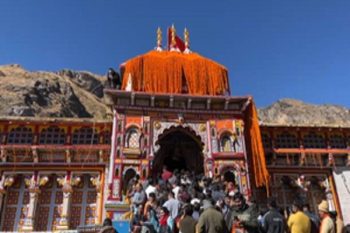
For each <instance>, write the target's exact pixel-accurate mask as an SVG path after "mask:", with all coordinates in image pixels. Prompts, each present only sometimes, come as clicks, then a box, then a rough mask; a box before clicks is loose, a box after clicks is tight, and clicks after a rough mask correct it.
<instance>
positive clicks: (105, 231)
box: [99, 218, 118, 233]
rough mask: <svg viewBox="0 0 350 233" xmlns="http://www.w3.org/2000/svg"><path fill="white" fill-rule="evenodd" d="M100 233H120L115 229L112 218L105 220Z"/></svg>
mask: <svg viewBox="0 0 350 233" xmlns="http://www.w3.org/2000/svg"><path fill="white" fill-rule="evenodd" d="M99 233H118V231H117V230H116V229H114V228H113V225H112V220H111V219H110V218H105V220H104V221H103V227H102V229H101V230H100V231H99Z"/></svg>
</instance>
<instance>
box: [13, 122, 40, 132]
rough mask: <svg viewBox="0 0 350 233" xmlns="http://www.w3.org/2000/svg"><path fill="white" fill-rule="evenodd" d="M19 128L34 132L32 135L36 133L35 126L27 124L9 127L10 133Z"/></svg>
mask: <svg viewBox="0 0 350 233" xmlns="http://www.w3.org/2000/svg"><path fill="white" fill-rule="evenodd" d="M18 127H26V128H29V129H31V130H32V133H35V125H27V124H15V125H9V126H8V132H9V133H10V132H11V130H13V129H16V128H18Z"/></svg>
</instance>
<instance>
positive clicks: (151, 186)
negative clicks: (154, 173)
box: [145, 179, 157, 198]
mask: <svg viewBox="0 0 350 233" xmlns="http://www.w3.org/2000/svg"><path fill="white" fill-rule="evenodd" d="M145 193H146V195H147V198H149V194H150V193H155V194H157V188H156V185H155V182H154V180H153V179H150V180H149V181H148V185H147V186H146V190H145Z"/></svg>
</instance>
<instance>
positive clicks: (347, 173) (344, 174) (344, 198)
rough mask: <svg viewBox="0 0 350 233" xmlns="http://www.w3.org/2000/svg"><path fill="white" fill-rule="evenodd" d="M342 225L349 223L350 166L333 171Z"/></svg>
mask: <svg viewBox="0 0 350 233" xmlns="http://www.w3.org/2000/svg"><path fill="white" fill-rule="evenodd" d="M333 176H334V180H335V186H336V189H337V193H338V198H339V202H340V208H341V210H342V214H343V219H344V225H347V224H350V167H346V168H337V169H336V170H335V171H333Z"/></svg>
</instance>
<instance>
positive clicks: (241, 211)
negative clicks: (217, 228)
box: [226, 192, 259, 233]
mask: <svg viewBox="0 0 350 233" xmlns="http://www.w3.org/2000/svg"><path fill="white" fill-rule="evenodd" d="M258 216H259V212H258V210H257V207H256V205H255V204H252V205H250V206H249V205H248V204H247V203H246V200H245V198H244V196H243V195H242V194H241V193H239V192H237V193H235V194H234V195H233V196H232V197H231V200H230V209H229V211H228V213H227V214H226V223H227V225H228V229H229V230H231V231H239V230H240V231H247V232H248V233H253V232H258V228H259V224H258Z"/></svg>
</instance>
